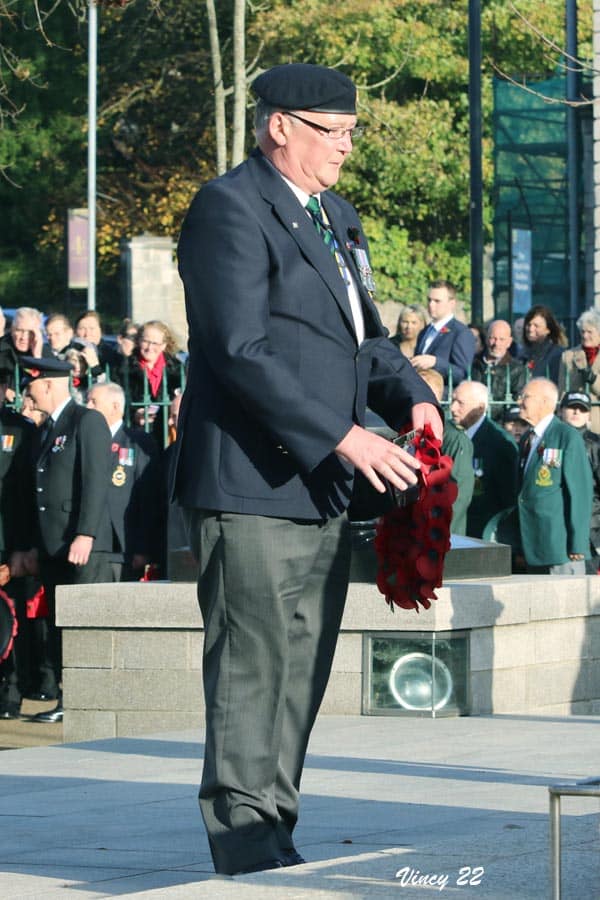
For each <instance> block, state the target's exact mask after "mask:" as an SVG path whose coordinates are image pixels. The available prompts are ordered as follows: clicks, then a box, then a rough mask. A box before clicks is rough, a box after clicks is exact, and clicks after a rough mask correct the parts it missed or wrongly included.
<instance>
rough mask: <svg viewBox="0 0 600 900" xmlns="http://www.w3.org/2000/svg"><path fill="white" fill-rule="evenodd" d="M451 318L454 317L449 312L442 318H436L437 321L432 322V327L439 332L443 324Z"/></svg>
mask: <svg viewBox="0 0 600 900" xmlns="http://www.w3.org/2000/svg"><path fill="white" fill-rule="evenodd" d="M453 318H454V315H453V314H452V313H451V314H450V315H449V316H444V318H443V319H438V321H437V322H432V323H431V324H432V325H433V327H434V328H435V330H436V331H437V332H438V334H439V332H440V331H441V330H442V328H443V327H444V325H447V324H448V322H451V321H452V319H453Z"/></svg>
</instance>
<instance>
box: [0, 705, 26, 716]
mask: <svg viewBox="0 0 600 900" xmlns="http://www.w3.org/2000/svg"><path fill="white" fill-rule="evenodd" d="M20 709H21V707H20V705H19V704H18V703H7V704H6V706H0V719H20V718H21V712H20Z"/></svg>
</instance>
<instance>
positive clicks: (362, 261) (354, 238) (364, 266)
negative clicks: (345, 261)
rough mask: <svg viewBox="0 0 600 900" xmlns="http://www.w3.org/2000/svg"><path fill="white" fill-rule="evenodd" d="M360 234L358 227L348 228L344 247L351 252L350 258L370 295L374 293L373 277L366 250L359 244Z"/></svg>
mask: <svg viewBox="0 0 600 900" xmlns="http://www.w3.org/2000/svg"><path fill="white" fill-rule="evenodd" d="M360 240H361V235H360V231H359V229H358V228H349V229H348V240H347V241H346V249H347V250H349V251H350V253H351V254H352V258H353V259H354V262H355V263H356V268H357V269H358V274H359V276H360V280H361V282H362V284H363V287H364V288H365V289H366V290H367V291H368V292H369V294H370V295H371V296H373V294H374V293H375V280H374V278H373V269H372V268H371V263H370V262H369V257H368V255H367V251H366V250H365V249H364V247H361V245H360Z"/></svg>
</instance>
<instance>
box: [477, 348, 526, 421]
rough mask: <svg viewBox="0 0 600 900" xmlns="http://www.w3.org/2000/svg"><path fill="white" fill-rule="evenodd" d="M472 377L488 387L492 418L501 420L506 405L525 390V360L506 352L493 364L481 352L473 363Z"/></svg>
mask: <svg viewBox="0 0 600 900" xmlns="http://www.w3.org/2000/svg"><path fill="white" fill-rule="evenodd" d="M471 378H472V380H473V381H480V382H481V383H482V384H485V386H486V387H487V389H488V392H489V396H490V407H491V413H492V418H493V419H494V421H495V422H499V421H500V420H501V419H502V413H503V412H504V409H505V408H506V406H507V405H510V404H511V403H512V402H514V401H515V400H516V399H517V397H518V396H519V394H520V393H521V391H522V390H523V388H524V386H525V382H526V380H527V371H526V369H525V365H524V364H523V362H522V361H521V360H519V359H515V358H514V357H513V356H511V354H510V353H505V354H504V356H503V357H502V359H499V360H498V362H496V363H493V364H491V363H489V362H486V360H485V359H484V357H483V356H482V355H481V354H479V355H478V356H476V357H475V359H474V360H473V364H472V365H471Z"/></svg>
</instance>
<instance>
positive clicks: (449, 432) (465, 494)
mask: <svg viewBox="0 0 600 900" xmlns="http://www.w3.org/2000/svg"><path fill="white" fill-rule="evenodd" d="M442 453H443V454H444V455H445V456H450V457H452V462H453V465H452V475H451V478H452V481H455V482H456V484H457V486H458V496H457V498H456V500H455V501H454V504H453V506H452V527H451V531H452V534H466V533H467V509H468V508H469V503H470V502H471V497H472V496H473V484H474V482H475V477H474V474H473V445H472V444H471V441H470V440H469V438H468V437H467V435H466V434H465V432H464V431H462V429H459V428H457V427H456V425H455V424H454V422H452V421H451V420H449V419H447V420H446V422H445V423H444V441H443V444H442Z"/></svg>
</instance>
